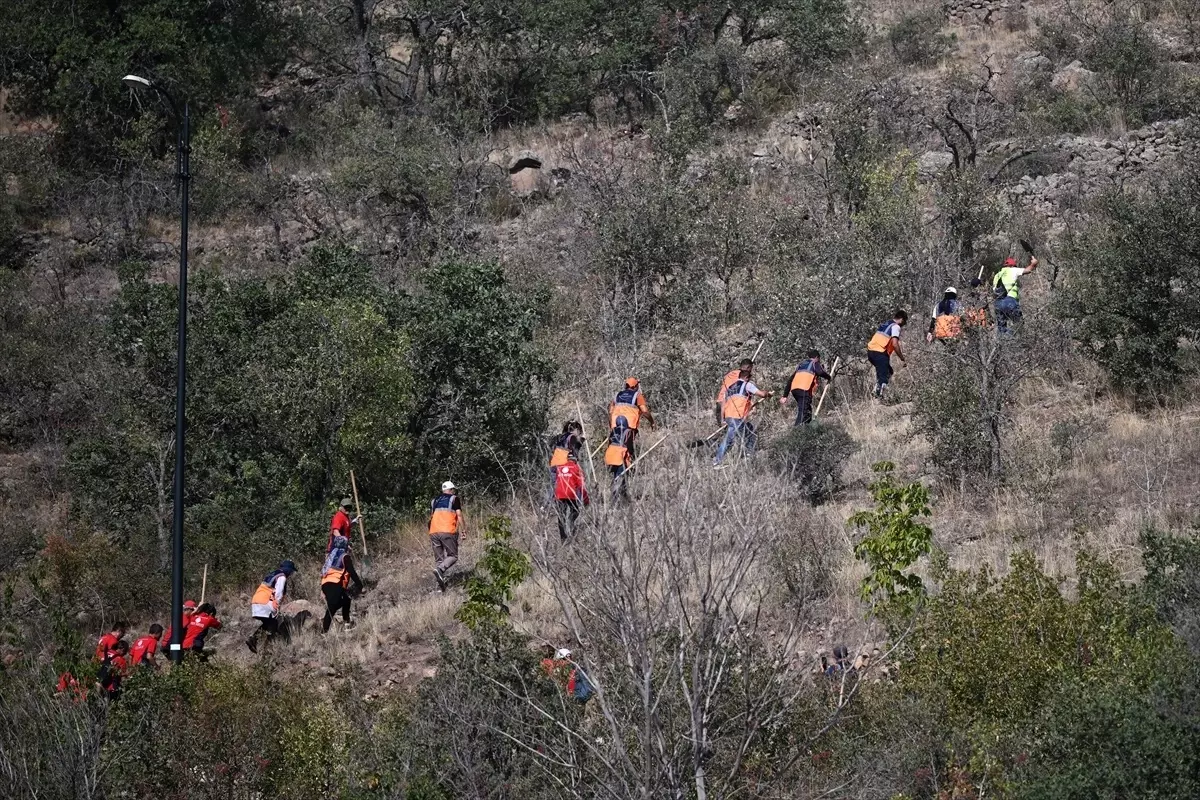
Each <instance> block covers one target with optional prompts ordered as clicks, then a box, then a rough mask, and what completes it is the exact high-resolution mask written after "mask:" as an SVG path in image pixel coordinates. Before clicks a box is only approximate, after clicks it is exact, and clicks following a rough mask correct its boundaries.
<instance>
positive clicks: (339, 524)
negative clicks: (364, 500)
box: [325, 497, 362, 554]
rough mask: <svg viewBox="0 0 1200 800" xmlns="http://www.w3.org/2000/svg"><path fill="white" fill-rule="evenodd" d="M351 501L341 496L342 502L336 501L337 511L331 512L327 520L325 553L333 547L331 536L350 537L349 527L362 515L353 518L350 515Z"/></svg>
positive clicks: (358, 520)
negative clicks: (327, 532) (327, 538)
mask: <svg viewBox="0 0 1200 800" xmlns="http://www.w3.org/2000/svg"><path fill="white" fill-rule="evenodd" d="M353 502H354V501H353V500H351V499H350V498H349V497H343V498H342V502H340V503H338V508H337V511H335V512H333V519H332V520H330V522H329V541H327V542H326V543H325V552H326V554H328V553H329V551H330V550H331V549H333V537H335V536H345V537H346V538H347V539H349V538H351V537H350V531H351V529H352V528H353V527H354V526H355V525H357V524H358V523H359V522H360V521H361V520H362V517H354V518H353V519H352V518H351V517H350V508H351V506H352V504H353Z"/></svg>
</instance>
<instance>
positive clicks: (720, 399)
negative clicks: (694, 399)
mask: <svg viewBox="0 0 1200 800" xmlns="http://www.w3.org/2000/svg"><path fill="white" fill-rule="evenodd" d="M743 370H745V371H746V372H749V373H751V375H753V373H754V362H753V361H752V360H751V359H749V358H743V359H742V361H741V363H740V364H738V367H737V369H731V370H729V372H726V373H725V377H724V378H721V388H720V389H717V397H716V400H714V401H713V403H714V405H713V409H714V410H715V412H716V418H717V424H718V425H720V424H722V423H723V422H725V417H724V415H723V413H722V409H723V408H724V406H725V393H726V392H728V391H729V387H730V386H733V384H735V383H737V380H738V378H739V377H740V376H741V374H742V371H743Z"/></svg>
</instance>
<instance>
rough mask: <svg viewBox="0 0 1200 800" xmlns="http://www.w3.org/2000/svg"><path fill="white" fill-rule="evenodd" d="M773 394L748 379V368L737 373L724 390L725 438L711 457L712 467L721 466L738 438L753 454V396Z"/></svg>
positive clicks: (747, 451)
mask: <svg viewBox="0 0 1200 800" xmlns="http://www.w3.org/2000/svg"><path fill="white" fill-rule="evenodd" d="M774 395H775V393H774V392H764V391H763V390H762V389H759V388H758V386H757V385H755V383H754V381H752V380H751V379H750V370H748V369H744V370H742V371H741V372H739V373H738V379H737V380H736V381H734V382H733V384H732V385H731V386H730V387H729V388H728V389H726V390H725V403H724V405H722V406H721V416H723V417H724V418H725V438H724V439H722V440H721V444H720V446H719V447H718V448H717V457H716V458H715V459H713V466H714V467H719V466H721V462H722V461H724V460H725V453H726V452H727V451H728V450H729V448H730V446H731V445H733V443H734V440H736V439H738V438H741V439H742V441H743V442H745V445H746V453H747V454H748V455H754V445H755V444H756V443H757V441H758V435H757V434H756V433H755V431H754V423H753V422H751V421H750V411H751V409H753V408H754V398H755V397H773V396H774Z"/></svg>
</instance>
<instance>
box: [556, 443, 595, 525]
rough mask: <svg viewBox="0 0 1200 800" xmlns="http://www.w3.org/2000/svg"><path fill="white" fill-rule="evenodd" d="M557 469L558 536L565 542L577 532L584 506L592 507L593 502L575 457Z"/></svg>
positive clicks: (570, 457)
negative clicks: (578, 521) (576, 527)
mask: <svg viewBox="0 0 1200 800" xmlns="http://www.w3.org/2000/svg"><path fill="white" fill-rule="evenodd" d="M555 469H556V471H557V477H556V479H555V481H554V500H555V505H556V506H557V507H558V508H557V510H558V535H559V537H560V538H561V539H562V540H563V541H564V542H565V541H566V540H567V539H569V538H571V534H573V533H574V532H575V522H576V521H577V520H578V519H579V513H580V511H581V510H582V509H583V507H584V506H588V505H591V502H592V500H591V498H590V497H588V490H587V486H586V484H585V483H584V480H583V470H582V469H581V468H580V466H579V462H578V461H576V460H575V456H573V455H572V456H569V457H568V459H567V463H565V464H563V465H561V466H559V467H556V468H555Z"/></svg>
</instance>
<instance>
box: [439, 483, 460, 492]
mask: <svg viewBox="0 0 1200 800" xmlns="http://www.w3.org/2000/svg"><path fill="white" fill-rule="evenodd" d="M457 488H458V487H457V486H455V485H454V484H453V483H451V482H450V481H446V482H445V483H443V484H442V491H443V492H449V491H451V490H453V489H457Z"/></svg>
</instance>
